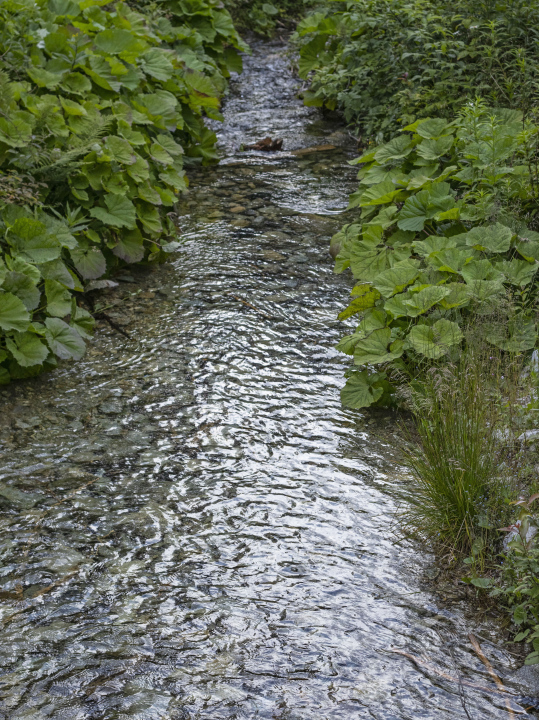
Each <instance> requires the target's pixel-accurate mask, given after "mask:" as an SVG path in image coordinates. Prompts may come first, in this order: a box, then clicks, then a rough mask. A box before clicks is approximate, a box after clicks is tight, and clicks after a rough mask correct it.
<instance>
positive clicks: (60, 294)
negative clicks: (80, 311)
mask: <svg viewBox="0 0 539 720" xmlns="http://www.w3.org/2000/svg"><path fill="white" fill-rule="evenodd" d="M45 295H46V296H47V312H48V313H49V315H53V316H54V317H64V316H65V315H68V314H69V313H70V312H71V293H70V292H69V290H66V288H65V287H64V285H62V284H61V283H59V282H58V281H57V280H45Z"/></svg>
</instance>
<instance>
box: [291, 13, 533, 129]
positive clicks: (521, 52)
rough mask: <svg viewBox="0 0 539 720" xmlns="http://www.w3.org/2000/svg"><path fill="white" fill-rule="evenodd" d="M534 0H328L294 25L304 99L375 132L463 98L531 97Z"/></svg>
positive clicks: (510, 100)
mask: <svg viewBox="0 0 539 720" xmlns="http://www.w3.org/2000/svg"><path fill="white" fill-rule="evenodd" d="M538 27H539V6H537V4H535V3H527V2H524V0H516V1H515V2H511V3H507V2H497V3H484V2H480V0H466V2H464V0H457V2H451V3H449V2H447V0H347V1H346V2H339V3H336V2H328V3H326V5H325V6H324V7H322V10H321V11H318V12H316V13H314V14H312V15H311V16H309V17H307V18H306V19H304V20H303V21H302V22H301V23H300V24H299V25H298V31H297V40H298V44H299V45H300V62H299V70H300V75H301V76H302V77H303V78H304V79H308V80H310V82H311V85H310V89H309V90H308V91H307V92H306V93H305V95H304V99H305V102H306V104H308V105H315V106H325V107H328V108H330V109H332V110H333V109H339V110H342V112H343V113H344V116H345V118H346V120H347V121H349V122H353V123H355V124H356V125H357V126H358V127H359V129H360V131H361V132H362V133H363V134H364V135H366V136H376V138H377V141H379V140H381V139H383V137H384V136H386V137H387V135H388V134H391V133H393V132H394V131H395V130H396V129H397V128H398V127H401V126H402V125H405V124H407V123H410V122H413V120H415V119H416V118H417V117H421V116H425V115H426V114H427V113H428V114H429V115H434V116H441V117H444V118H452V117H453V116H454V114H455V112H456V110H457V109H458V108H460V106H461V105H462V104H463V103H464V102H466V100H467V98H472V97H475V96H478V95H479V96H481V97H483V98H485V99H486V100H487V102H488V103H489V104H490V105H493V106H506V107H513V108H520V109H522V110H524V111H526V112H527V111H528V110H529V109H530V108H532V107H533V106H534V103H535V100H536V97H537V81H538V79H539V74H538V68H539V49H538V48H539V45H538V43H537V28H538Z"/></svg>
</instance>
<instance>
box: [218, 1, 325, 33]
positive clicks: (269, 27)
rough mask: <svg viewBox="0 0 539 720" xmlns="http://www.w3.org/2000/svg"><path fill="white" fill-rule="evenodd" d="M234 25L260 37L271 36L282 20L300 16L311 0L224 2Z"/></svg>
mask: <svg viewBox="0 0 539 720" xmlns="http://www.w3.org/2000/svg"><path fill="white" fill-rule="evenodd" d="M225 4H226V7H227V8H228V9H229V10H230V12H231V14H232V17H233V18H234V21H235V23H236V25H237V26H238V27H239V28H241V29H245V30H251V31H254V32H256V33H258V34H260V35H268V36H269V35H272V34H273V33H274V32H275V30H276V29H277V26H278V25H280V26H281V27H283V26H284V25H283V20H284V21H286V20H291V19H293V18H296V17H297V16H298V15H300V14H302V13H303V12H304V10H305V7H306V6H307V5H312V4H313V3H312V0H271V2H269V1H268V2H266V0H254V1H253V0H225Z"/></svg>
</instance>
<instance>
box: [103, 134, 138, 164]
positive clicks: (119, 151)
mask: <svg viewBox="0 0 539 720" xmlns="http://www.w3.org/2000/svg"><path fill="white" fill-rule="evenodd" d="M105 147H106V148H107V150H108V153H109V155H110V156H111V157H112V158H113V159H114V160H116V162H118V163H120V164H121V165H133V164H134V163H135V162H136V160H137V155H136V154H135V153H134V152H133V148H132V147H131V145H130V143H128V142H127V140H124V138H120V137H118V136H117V135H109V137H108V138H107V140H106V142H105Z"/></svg>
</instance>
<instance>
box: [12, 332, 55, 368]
mask: <svg viewBox="0 0 539 720" xmlns="http://www.w3.org/2000/svg"><path fill="white" fill-rule="evenodd" d="M6 346H7V348H8V350H9V351H10V352H11V354H12V355H13V357H14V358H15V360H16V361H17V362H18V363H19V365H20V366H21V367H32V366H33V365H41V364H42V363H43V362H44V361H45V359H46V358H47V355H48V354H49V350H48V348H47V346H46V345H45V343H44V342H42V340H41V339H40V338H39V337H38V336H37V335H35V334H34V333H31V332H24V333H17V334H16V335H15V336H14V337H13V339H11V338H7V339H6Z"/></svg>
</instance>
